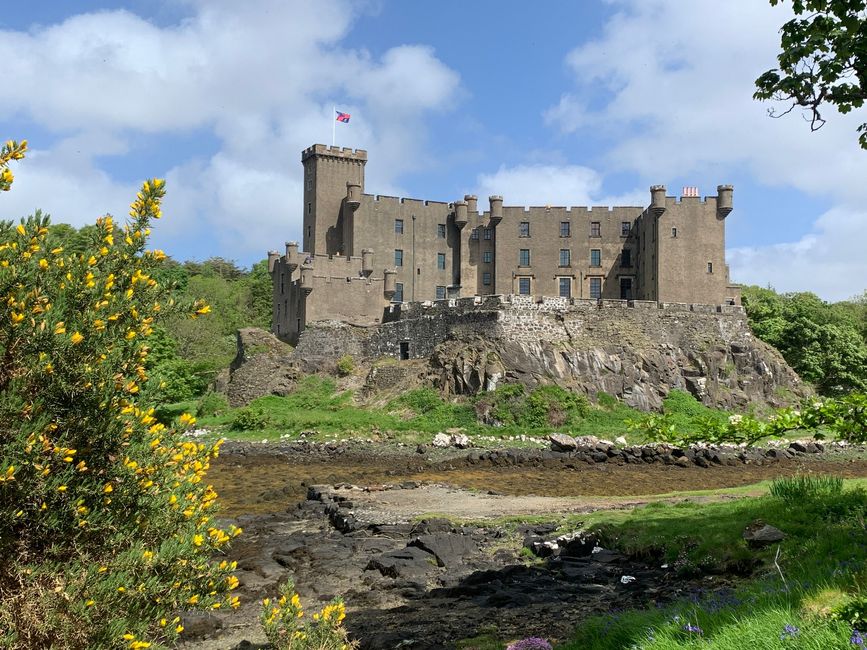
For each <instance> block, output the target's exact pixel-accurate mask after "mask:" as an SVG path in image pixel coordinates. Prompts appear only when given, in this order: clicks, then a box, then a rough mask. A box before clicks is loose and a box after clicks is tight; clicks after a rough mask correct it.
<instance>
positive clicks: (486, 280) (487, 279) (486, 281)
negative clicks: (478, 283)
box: [482, 271, 491, 287]
mask: <svg viewBox="0 0 867 650" xmlns="http://www.w3.org/2000/svg"><path fill="white" fill-rule="evenodd" d="M482 284H483V285H485V286H486V287H489V286H490V285H491V273H490V271H485V272H484V273H482Z"/></svg>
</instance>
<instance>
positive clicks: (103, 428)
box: [0, 142, 241, 649]
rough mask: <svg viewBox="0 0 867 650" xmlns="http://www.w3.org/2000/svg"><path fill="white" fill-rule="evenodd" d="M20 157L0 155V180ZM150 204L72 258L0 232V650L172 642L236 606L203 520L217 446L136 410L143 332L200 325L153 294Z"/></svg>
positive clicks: (147, 193)
mask: <svg viewBox="0 0 867 650" xmlns="http://www.w3.org/2000/svg"><path fill="white" fill-rule="evenodd" d="M25 150H26V142H22V143H20V144H19V143H14V142H9V143H6V145H5V146H4V147H3V148H2V150H0V170H5V169H8V162H9V161H10V160H18V159H20V158H22V157H23V155H24V151H25ZM2 182H4V181H2V180H0V183H2ZM9 182H10V183H11V179H10V181H9ZM0 188H3V189H8V187H3V186H2V184H0ZM164 193H165V184H164V182H163V181H161V180H150V181H147V182H145V183H144V184H143V185H142V188H141V191H140V192H139V193H138V195H137V196H136V199H135V201H134V202H133V203H132V205H131V207H130V220H129V221H128V222H127V223H125V224H123V225H121V226H119V225H117V224H116V223H115V221H114V219H113V218H112V217H111V216H109V215H106V216H104V217H102V218H100V219H98V220H97V222H96V228H95V232H94V235H93V238H92V241H90V243H89V244H88V246H87V247H86V249H85V250H84V251H83V252H73V251H71V250H66V249H65V247H64V246H63V245H62V242H59V241H57V240H56V239H55V238H54V236H53V234H52V232H51V228H50V224H49V222H48V220H47V218H45V217H44V216H41V215H36V216H33V217H29V218H28V219H26V220H23V221H22V222H21V223H19V224H17V225H13V224H9V223H5V224H4V223H0V334H2V338H0V341H2V344H0V345H2V348H3V355H2V356H0V395H2V399H0V553H2V554H3V557H4V563H3V564H2V565H0V601H2V602H10V603H12V602H16V603H19V605H16V606H15V607H9V608H0V647H9V648H19V647H21V648H25V647H48V646H53V647H68V648H73V649H77V648H91V647H101V648H131V649H134V648H148V647H151V646H152V645H153V646H157V645H161V644H163V643H164V642H167V641H170V640H171V639H173V638H174V637H175V636H177V634H179V633H180V632H181V631H182V630H183V626H182V625H181V624H180V621H179V619H175V620H174V622H172V618H171V617H170V615H173V614H172V612H176V611H178V610H183V609H187V608H190V607H196V608H205V609H217V608H220V607H237V606H238V604H239V601H238V598H237V597H236V596H232V595H231V591H232V590H233V589H234V588H235V587H237V585H238V581H237V578H235V577H234V576H233V575H232V572H233V571H234V570H235V568H236V567H235V565H234V564H233V563H230V562H226V561H219V560H217V561H215V560H214V559H213V557H214V554H219V553H221V552H222V551H224V550H225V548H226V545H227V544H228V543H229V542H230V540H231V539H232V538H233V537H235V536H237V535H238V534H240V532H241V531H240V529H238V528H228V529H226V530H224V529H222V528H220V527H217V526H215V525H214V523H213V522H212V517H213V512H214V510H215V506H216V498H217V495H216V493H215V492H214V490H213V488H212V487H211V486H210V485H208V484H207V482H206V480H205V479H206V473H207V471H208V468H209V466H210V463H211V461H212V460H213V459H214V458H215V457H216V456H217V454H218V453H219V445H214V446H207V445H204V444H201V443H196V442H191V441H189V440H185V439H184V438H183V432H184V431H185V430H186V429H187V428H189V427H190V426H193V425H194V424H195V418H194V417H193V416H191V415H189V414H184V415H183V416H181V417H180V418H178V419H177V420H175V421H160V420H159V419H158V417H157V415H156V413H155V411H154V409H153V408H152V407H151V406H150V405H151V404H153V403H155V400H156V399H157V398H158V391H159V387H158V386H155V385H154V384H155V383H156V382H152V381H150V378H149V376H148V371H147V357H148V354H149V349H150V348H149V345H148V339H149V337H150V336H151V335H152V334H153V332H154V326H155V325H156V324H157V323H158V322H159V320H160V319H162V318H166V317H177V316H178V315H181V314H186V315H187V316H189V317H197V316H202V315H204V314H207V313H208V311H209V309H208V307H207V305H205V304H203V303H201V302H198V303H192V302H190V303H182V302H180V301H178V300H176V298H175V297H174V296H173V295H172V294H171V293H170V292H169V291H168V290H167V289H166V288H164V287H162V286H161V285H160V283H159V282H158V281H157V279H156V277H158V275H155V271H156V270H157V269H158V266H159V265H160V264H161V263H162V260H163V259H164V258H165V255H164V254H163V253H162V252H161V251H154V252H150V253H149V252H147V251H145V246H146V240H147V237H148V235H149V233H150V226H149V224H150V221H151V220H152V219H156V218H159V216H160V215H161V208H160V206H161V201H162V198H163V196H164ZM46 540H50V542H51V543H50V544H46ZM45 576H51V580H52V581H53V582H52V584H51V586H50V589H48V588H46V585H45V584H44V581H45V579H46V578H45ZM46 593H50V594H51V598H50V599H46V598H45V596H44V594H46ZM20 612H41V614H40V615H39V616H32V615H31V616H24V615H22V614H21V613H20ZM4 635H7V636H4ZM10 635H11V636H10ZM64 635H66V636H64ZM10 639H12V640H10ZM14 639H23V640H25V641H23V642H21V643H19V642H18V641H14Z"/></svg>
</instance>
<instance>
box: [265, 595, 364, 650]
mask: <svg viewBox="0 0 867 650" xmlns="http://www.w3.org/2000/svg"><path fill="white" fill-rule="evenodd" d="M344 618H346V608H345V607H344V605H343V601H341V600H339V599H337V600H333V601H331V602H330V603H329V604H327V605H326V606H325V607H324V608H323V609H322V611H320V612H315V613H314V614H313V615H312V616H305V614H304V610H303V608H302V607H301V599H300V598H299V597H298V594H297V593H295V587H294V585H293V584H292V582H291V581H288V582H286V583H285V584H283V585H282V586H281V587H280V594H279V596H278V597H277V598H276V599H274V600H272V599H270V598H266V599H265V600H263V601H262V611H261V613H260V615H259V619H260V621H261V622H262V627H263V628H264V629H265V636H266V637H268V641H269V642H270V643H271V646H272V647H273V648H274V649H275V650H350V649H351V648H355V647H357V645H358V644H357V643H355V642H350V641H349V638H348V636H347V633H346V630H345V629H344V628H343V626H342V623H343V619H344Z"/></svg>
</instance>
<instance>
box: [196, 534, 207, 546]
mask: <svg viewBox="0 0 867 650" xmlns="http://www.w3.org/2000/svg"><path fill="white" fill-rule="evenodd" d="M204 540H205V538H204V537H202V536H201V535H193V544H195V545H196V546H201V545H202V542H203V541H204Z"/></svg>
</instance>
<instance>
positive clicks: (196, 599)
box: [187, 594, 199, 605]
mask: <svg viewBox="0 0 867 650" xmlns="http://www.w3.org/2000/svg"><path fill="white" fill-rule="evenodd" d="M187 602H188V603H189V604H190V605H195V604H196V603H197V602H199V595H198V594H193V595H192V596H190V597H189V598H187Z"/></svg>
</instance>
